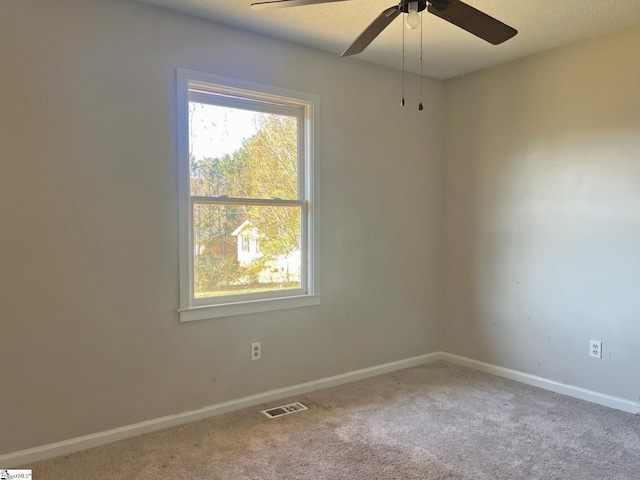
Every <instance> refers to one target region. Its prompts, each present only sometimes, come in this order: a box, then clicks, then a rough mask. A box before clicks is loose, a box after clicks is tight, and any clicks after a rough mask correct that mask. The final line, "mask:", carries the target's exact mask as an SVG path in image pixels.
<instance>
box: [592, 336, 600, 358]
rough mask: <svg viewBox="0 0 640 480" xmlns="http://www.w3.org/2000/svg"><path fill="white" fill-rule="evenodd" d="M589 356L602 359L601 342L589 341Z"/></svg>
mask: <svg viewBox="0 0 640 480" xmlns="http://www.w3.org/2000/svg"><path fill="white" fill-rule="evenodd" d="M589 352H590V353H589V355H591V356H592V357H593V358H602V342H601V341H600V340H591V342H589Z"/></svg>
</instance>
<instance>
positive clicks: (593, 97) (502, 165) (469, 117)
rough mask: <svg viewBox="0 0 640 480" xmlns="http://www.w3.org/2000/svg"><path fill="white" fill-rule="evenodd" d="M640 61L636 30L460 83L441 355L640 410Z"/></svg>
mask: <svg viewBox="0 0 640 480" xmlns="http://www.w3.org/2000/svg"><path fill="white" fill-rule="evenodd" d="M639 49H640V29H638V28H635V29H632V30H628V31H625V32H621V33H619V34H615V35H611V36H606V37H602V38H598V39H594V40H590V41H587V42H582V43H579V44H576V45H571V46H567V47H563V48H560V49H557V50H553V51H550V52H547V53H544V54H540V55H536V56H534V57H530V58H527V59H524V60H521V61H517V62H514V63H510V64H507V65H503V66H500V67H497V68H493V69H490V70H486V71H483V72H479V73H476V74H472V75H468V76H465V77H461V78H458V79H455V80H451V81H448V82H447V83H446V87H445V89H446V100H445V105H446V144H445V158H446V174H445V178H446V184H445V192H446V194H445V214H444V217H443V218H444V222H445V228H444V232H443V238H444V239H445V240H446V241H445V246H444V267H443V272H444V292H445V295H444V297H443V324H442V326H443V342H444V343H443V350H445V351H447V352H450V353H455V354H459V355H463V356H466V357H470V358H473V359H476V360H480V361H484V362H488V363H492V364H497V365H500V366H503V367H508V368H512V369H516V370H520V371H524V372H527V373H530V374H535V375H540V376H543V377H547V378H550V379H553V380H556V381H559V382H565V383H568V384H571V385H575V386H578V387H583V388H587V389H590V390H595V391H598V392H602V393H607V394H610V395H614V396H617V397H621V398H624V399H628V400H631V401H638V399H639V396H640V376H639V375H638V371H639V370H638V366H639V365H640V348H638V342H639V340H640V295H639V294H638V287H639V285H640V248H639V245H640V188H639V187H640V157H639V152H640V90H639V88H640V56H639V55H638V53H637V52H638V50H639ZM591 339H594V340H602V342H603V353H604V358H603V359H602V360H595V359H592V358H590V357H589V341H590V340H591Z"/></svg>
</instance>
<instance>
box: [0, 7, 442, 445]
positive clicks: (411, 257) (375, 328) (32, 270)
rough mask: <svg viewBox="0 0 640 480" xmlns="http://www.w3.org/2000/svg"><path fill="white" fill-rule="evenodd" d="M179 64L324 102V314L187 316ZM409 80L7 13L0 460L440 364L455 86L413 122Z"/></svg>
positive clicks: (252, 46)
mask: <svg viewBox="0 0 640 480" xmlns="http://www.w3.org/2000/svg"><path fill="white" fill-rule="evenodd" d="M178 67H180V68H186V69H192V70H198V71H202V72H208V73H213V74H217V75H223V76H228V77H233V78H238V79H241V80H246V81H250V82H256V83H263V84H268V85H272V86H276V87H283V88H290V89H294V90H300V91H306V92H310V93H314V94H318V95H319V96H320V102H321V113H320V115H321V117H320V133H321V139H320V152H319V157H318V160H319V162H320V170H321V178H320V181H321V190H320V196H321V200H320V231H321V241H320V245H319V247H320V251H321V295H322V300H321V305H320V306H318V307H310V308H303V309H292V310H283V311H277V312H269V313H265V314H255V315H247V316H240V317H231V318H223V319H217V320H211V321H201V322H192V323H188V324H180V323H179V322H178V314H177V313H176V309H177V308H178V245H177V240H178V233H177V225H178V219H177V183H176V136H175V131H176V125H175V116H176V108H175V70H176V68H178ZM400 78H401V77H400V73H399V72H396V71H391V70H387V69H384V68H380V67H376V66H372V65H368V64H365V63H362V62H360V61H358V60H357V59H343V58H340V57H339V56H337V55H330V54H328V53H323V52H319V51H314V50H311V49H306V48H302V47H298V46H294V45H291V44H287V43H284V42H279V41H275V40H271V39H268V38H265V37H260V36H257V35H254V34H251V33H248V32H244V31H238V30H234V29H231V28H227V27H224V26H221V25H218V24H215V23H212V22H208V21H205V20H201V19H197V18H193V17H188V16H184V15H180V14H177V13H173V12H170V11H165V10H162V9H157V8H153V7H150V6H147V5H143V4H138V3H137V2H133V1H124V0H57V1H55V2H52V1H50V0H29V1H21V0H6V1H2V2H0V91H1V92H2V97H3V98H2V108H0V218H1V219H2V236H0V247H1V250H0V251H1V252H2V254H1V255H0V275H1V278H2V288H1V289H0V305H2V309H1V313H0V322H1V344H2V346H1V348H2V362H1V364H0V371H1V375H0V377H1V379H2V395H0V425H1V426H2V431H3V432H4V434H3V435H0V454H2V453H7V452H15V451H18V450H21V449H26V448H31V447H36V446H40V445H45V444H48V443H52V442H56V441H60V440H65V439H69V438H73V437H76V436H79V435H84V434H89V433H94V432H100V431H104V430H106V429H110V428H115V427H120V426H124V425H129V424H132V423H135V422H140V421H144V420H148V419H154V418H158V417H161V416H164V415H170V414H174V413H179V412H184V411H187V410H192V409H198V408H201V407H204V406H208V405H213V404H216V403H218V402H223V401H227V400H232V399H237V398H240V397H243V396H247V395H251V394H257V393H260V392H265V391H268V390H271V389H275V388H280V387H285V386H289V385H294V384H298V383H301V382H307V381H312V380H315V379H319V378H323V377H327V376H331V375H336V374H340V373H345V372H349V371H353V370H357V369H360V368H365V367H371V366H374V365H379V364H383V363H386V362H391V361H395V360H400V359H406V358H410V357H413V356H417V355H421V354H425V353H428V352H432V351H436V350H438V348H439V345H440V341H439V338H438V332H439V329H438V321H439V294H438V291H437V290H438V283H439V280H440V260H439V255H438V252H439V249H440V246H439V243H438V242H439V233H438V226H439V224H440V220H439V216H440V214H441V211H442V208H441V203H440V197H441V195H440V194H441V184H440V179H441V173H442V172H441V160H442V141H441V137H442V125H441V122H440V119H441V118H442V115H443V99H444V84H443V82H441V81H436V80H429V79H424V87H425V88H424V91H425V99H424V101H423V103H424V104H425V106H426V109H425V111H424V112H418V111H417V109H415V108H405V109H402V108H400V106H399V101H398V100H399V88H400ZM408 81H409V82H414V83H415V84H416V85H417V82H418V79H417V77H415V76H409V77H408ZM254 341H260V342H262V350H263V351H262V360H261V361H259V362H251V361H250V359H249V352H250V344H251V342H254ZM7 432H11V434H10V435H9V434H7Z"/></svg>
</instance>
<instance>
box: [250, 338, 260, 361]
mask: <svg viewBox="0 0 640 480" xmlns="http://www.w3.org/2000/svg"><path fill="white" fill-rule="evenodd" d="M261 355H262V347H261V345H260V342H255V343H252V344H251V360H260V356H261Z"/></svg>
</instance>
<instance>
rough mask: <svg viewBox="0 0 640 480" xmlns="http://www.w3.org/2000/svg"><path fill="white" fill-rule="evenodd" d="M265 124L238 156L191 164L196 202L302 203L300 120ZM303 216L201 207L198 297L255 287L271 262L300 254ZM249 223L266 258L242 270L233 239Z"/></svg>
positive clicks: (265, 118)
mask: <svg viewBox="0 0 640 480" xmlns="http://www.w3.org/2000/svg"><path fill="white" fill-rule="evenodd" d="M259 118H260V120H259V122H260V123H259V125H257V127H258V128H257V132H256V133H255V134H254V135H253V136H251V137H250V138H248V139H245V141H244V142H243V144H242V145H241V146H240V148H238V149H237V150H236V151H235V152H233V153H231V154H227V155H223V156H220V157H216V158H211V157H205V158H202V159H196V158H194V157H192V158H191V195H192V196H204V197H213V196H221V195H227V196H229V197H239V198H281V199H297V198H298V175H297V168H298V161H297V150H298V145H297V119H296V118H294V117H284V116H281V115H266V114H265V115H262V116H260V117H259ZM300 215H301V212H300V207H298V206H293V207H290V206H277V207H274V206H235V205H216V204H213V205H212V204H206V205H205V204H199V205H196V206H195V207H194V218H193V224H194V237H195V238H194V244H195V246H196V252H195V253H196V256H195V261H194V270H195V271H194V279H195V291H196V295H197V296H208V295H212V294H224V293H226V292H225V289H228V288H234V289H236V290H237V288H238V286H241V285H244V286H252V285H253V286H255V285H256V284H257V281H258V274H259V272H260V271H261V270H264V269H265V268H267V266H268V265H269V262H270V261H273V260H274V259H277V258H279V257H287V256H289V255H291V254H292V253H294V252H296V251H298V252H299V251H300V246H301V245H300V223H301V219H300ZM245 221H248V222H250V225H251V226H252V228H255V231H256V232H259V244H260V252H261V256H260V257H259V258H257V259H255V261H254V262H253V264H252V265H240V264H239V262H238V259H237V258H236V251H237V247H236V242H237V238H236V237H235V236H233V235H232V232H234V230H236V229H237V228H238V227H239V226H240V225H241V224H243V222H245ZM290 273H292V272H290Z"/></svg>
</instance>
